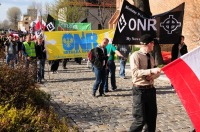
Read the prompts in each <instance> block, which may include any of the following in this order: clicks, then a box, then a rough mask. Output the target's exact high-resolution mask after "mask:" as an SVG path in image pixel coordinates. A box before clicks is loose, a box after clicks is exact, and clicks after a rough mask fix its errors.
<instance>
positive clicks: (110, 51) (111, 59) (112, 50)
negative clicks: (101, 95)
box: [104, 43, 126, 92]
mask: <svg viewBox="0 0 200 132" xmlns="http://www.w3.org/2000/svg"><path fill="white" fill-rule="evenodd" d="M106 49H107V52H108V54H107V56H108V63H107V66H108V69H107V71H106V80H105V85H104V91H105V92H109V90H108V76H109V73H110V81H111V87H112V88H111V89H112V90H116V89H117V86H116V79H115V70H116V65H115V61H114V55H115V53H116V54H117V56H119V57H121V58H123V59H126V58H124V56H123V55H122V54H121V53H120V52H119V51H118V50H117V48H116V47H115V46H114V45H113V44H112V43H110V44H108V45H107V46H106Z"/></svg>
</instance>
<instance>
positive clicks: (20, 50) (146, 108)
mask: <svg viewBox="0 0 200 132" xmlns="http://www.w3.org/2000/svg"><path fill="white" fill-rule="evenodd" d="M0 44H1V45H0V49H1V53H2V51H3V52H4V53H5V56H6V64H7V65H8V66H9V67H11V68H15V65H16V64H18V63H20V62H24V63H25V68H27V69H28V68H30V66H32V68H33V71H35V72H34V77H35V78H34V79H35V80H36V81H37V82H39V83H42V80H45V79H44V68H45V61H46V49H45V45H44V40H43V35H41V36H39V37H38V38H37V39H34V37H32V36H31V34H26V36H19V37H14V36H13V35H12V34H10V35H8V36H6V35H5V34H3V35H1V39H0ZM140 45H141V46H140V50H139V51H135V52H133V53H132V54H131V50H130V47H129V46H128V45H118V46H117V47H116V46H115V45H113V44H112V42H111V40H109V39H108V38H104V39H103V40H102V42H101V44H99V45H98V46H97V47H95V49H94V54H95V60H94V62H93V63H92V68H93V72H94V74H95V78H96V79H95V82H94V85H93V89H92V96H93V97H97V95H96V93H97V90H98V91H99V95H98V96H106V95H105V93H107V92H110V91H114V90H116V89H117V85H116V79H115V78H116V75H115V72H116V65H115V61H114V56H115V54H116V55H117V56H118V57H119V59H120V70H119V77H121V78H123V79H125V78H126V76H125V65H126V62H127V59H128V58H129V55H130V59H129V60H130V68H131V71H132V72H131V74H132V93H133V105H132V107H133V112H132V115H133V123H132V124H131V126H130V132H139V131H142V130H143V129H145V130H147V131H149V132H155V130H156V118H157V101H156V89H155V87H154V79H156V78H158V77H159V75H160V72H161V69H160V68H158V67H156V64H155V60H154V58H153V56H152V55H151V52H152V51H153V49H154V38H153V37H152V36H151V35H149V34H145V35H142V36H141V38H140ZM187 52H188V50H187V46H186V45H185V43H184V36H180V39H179V40H178V42H177V43H175V44H174V46H173V47H172V61H174V60H175V59H177V58H178V57H180V56H181V55H183V54H185V53H187ZM68 61H69V59H64V60H63V69H66V64H67V62H68ZM59 62H60V60H53V61H50V62H49V63H50V64H51V71H52V72H53V73H56V72H57V70H58V66H59ZM109 73H110V76H111V77H110V81H111V83H110V84H111V88H110V89H109V84H108V76H109ZM144 126H145V128H143V127H144Z"/></svg>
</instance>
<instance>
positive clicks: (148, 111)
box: [129, 87, 157, 132]
mask: <svg viewBox="0 0 200 132" xmlns="http://www.w3.org/2000/svg"><path fill="white" fill-rule="evenodd" d="M156 118H157V102H156V89H155V88H149V89H145V88H144V89H141V88H137V87H133V123H132V124H131V127H130V130H129V131H130V132H141V131H142V130H143V127H144V126H145V132H155V130H156Z"/></svg>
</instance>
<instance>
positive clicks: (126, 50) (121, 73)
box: [117, 44, 131, 79]
mask: <svg viewBox="0 0 200 132" xmlns="http://www.w3.org/2000/svg"><path fill="white" fill-rule="evenodd" d="M117 50H118V51H119V52H120V53H121V54H122V55H123V56H124V57H119V59H120V69H119V77H121V78H123V79H125V78H126V77H125V66H126V62H127V59H128V56H129V54H130V52H131V48H130V47H129V45H127V44H122V45H121V44H119V45H118V46H117Z"/></svg>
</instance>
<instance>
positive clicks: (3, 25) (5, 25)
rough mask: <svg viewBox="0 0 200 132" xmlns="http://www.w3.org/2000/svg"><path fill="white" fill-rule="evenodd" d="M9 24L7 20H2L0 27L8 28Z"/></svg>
mask: <svg viewBox="0 0 200 132" xmlns="http://www.w3.org/2000/svg"><path fill="white" fill-rule="evenodd" d="M9 27H10V24H9V21H8V20H6V19H5V20H3V22H1V23H0V29H3V30H6V29H9Z"/></svg>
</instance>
